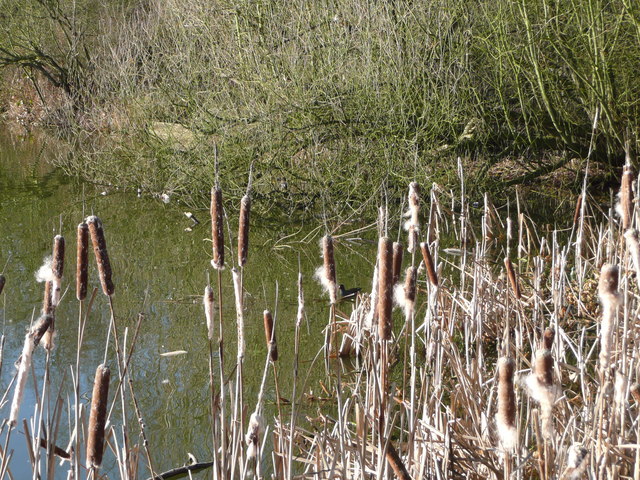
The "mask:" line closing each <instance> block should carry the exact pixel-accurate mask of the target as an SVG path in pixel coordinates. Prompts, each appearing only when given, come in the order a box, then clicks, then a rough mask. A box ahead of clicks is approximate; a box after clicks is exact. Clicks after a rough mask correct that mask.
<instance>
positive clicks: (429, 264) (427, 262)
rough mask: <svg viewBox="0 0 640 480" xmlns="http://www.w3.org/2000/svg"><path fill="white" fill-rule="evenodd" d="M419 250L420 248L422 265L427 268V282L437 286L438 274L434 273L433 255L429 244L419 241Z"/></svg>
mask: <svg viewBox="0 0 640 480" xmlns="http://www.w3.org/2000/svg"><path fill="white" fill-rule="evenodd" d="M420 250H422V259H423V260H424V266H425V268H426V269H427V276H428V277H429V282H431V285H433V286H434V287H437V286H438V274H437V273H436V269H435V266H434V265H433V257H431V252H430V251H429V245H428V244H427V243H426V242H422V243H420Z"/></svg>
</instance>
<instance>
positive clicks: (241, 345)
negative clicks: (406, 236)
mask: <svg viewBox="0 0 640 480" xmlns="http://www.w3.org/2000/svg"><path fill="white" fill-rule="evenodd" d="M231 276H232V278H233V295H234V298H235V303H236V330H237V332H238V358H239V359H242V358H244V352H245V342H244V311H243V309H244V299H243V297H242V276H241V274H240V273H239V272H238V270H237V269H236V268H232V269H231ZM211 295H212V297H213V291H212V292H211Z"/></svg>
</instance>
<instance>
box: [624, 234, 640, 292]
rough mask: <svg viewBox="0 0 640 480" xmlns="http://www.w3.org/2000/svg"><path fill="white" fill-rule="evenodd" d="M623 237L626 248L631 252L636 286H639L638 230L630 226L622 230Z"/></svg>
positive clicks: (639, 240)
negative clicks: (624, 230)
mask: <svg viewBox="0 0 640 480" xmlns="http://www.w3.org/2000/svg"><path fill="white" fill-rule="evenodd" d="M624 238H625V240H626V243H627V248H628V249H629V253H630V254H631V259H632V261H633V268H634V270H635V272H636V281H637V282H638V288H640V236H639V235H638V230H636V229H635V228H630V229H629V230H627V231H626V232H624Z"/></svg>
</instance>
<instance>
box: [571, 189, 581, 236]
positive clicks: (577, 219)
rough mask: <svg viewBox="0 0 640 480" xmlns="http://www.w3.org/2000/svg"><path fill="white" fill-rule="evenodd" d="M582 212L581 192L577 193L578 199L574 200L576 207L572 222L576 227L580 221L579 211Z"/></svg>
mask: <svg viewBox="0 0 640 480" xmlns="http://www.w3.org/2000/svg"><path fill="white" fill-rule="evenodd" d="M581 212H582V194H580V195H578V200H577V201H576V209H575V211H574V212H573V224H574V225H575V226H576V228H578V223H579V222H580V213H581Z"/></svg>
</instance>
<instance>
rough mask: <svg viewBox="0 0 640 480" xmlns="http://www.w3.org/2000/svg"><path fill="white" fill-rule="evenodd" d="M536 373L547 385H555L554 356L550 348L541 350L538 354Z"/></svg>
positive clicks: (543, 383) (542, 382)
mask: <svg viewBox="0 0 640 480" xmlns="http://www.w3.org/2000/svg"><path fill="white" fill-rule="evenodd" d="M535 374H536V378H537V379H538V382H540V384H541V385H543V386H545V387H551V386H553V356H552V355H551V352H550V351H549V350H539V351H538V353H537V355H536V363H535Z"/></svg>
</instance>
